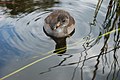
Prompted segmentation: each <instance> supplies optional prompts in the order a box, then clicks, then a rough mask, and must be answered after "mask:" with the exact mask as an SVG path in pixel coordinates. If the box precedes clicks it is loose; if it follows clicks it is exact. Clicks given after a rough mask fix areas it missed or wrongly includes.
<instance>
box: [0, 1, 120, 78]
mask: <svg viewBox="0 0 120 80" xmlns="http://www.w3.org/2000/svg"><path fill="white" fill-rule="evenodd" d="M0 1H1V0H0ZM97 3H98V2H97V0H96V1H95V0H40V1H39V0H27V1H24V0H21V1H18V0H14V1H9V2H5V1H1V2H0V78H3V77H4V76H6V75H8V74H10V73H12V72H14V71H16V70H18V69H21V68H22V67H24V66H26V65H28V64H30V63H32V62H34V61H36V60H38V59H41V58H44V57H46V56H48V55H51V54H55V53H53V52H54V50H55V45H56V43H55V42H54V41H53V40H52V39H51V38H50V37H48V36H46V35H45V33H44V31H43V25H44V19H45V17H46V16H47V15H48V14H50V13H51V12H52V11H53V10H55V9H63V10H66V11H68V12H69V13H70V14H71V15H72V16H73V17H74V19H75V22H76V24H75V33H74V34H73V35H72V36H71V37H70V38H67V40H66V41H67V50H66V52H65V53H64V54H61V56H60V55H58V54H55V55H53V56H51V57H48V58H46V59H44V60H42V61H40V62H38V63H36V64H34V65H32V66H30V67H27V68H25V69H23V70H22V71H19V72H17V73H15V74H14V75H11V76H9V77H7V78H5V80H119V79H120V72H119V71H120V66H119V63H120V62H119V61H120V58H119V56H120V55H119V54H118V53H120V50H119V48H120V44H119V42H120V34H119V33H120V32H119V31H118V29H119V28H120V25H119V24H120V23H119V21H118V20H119V18H120V17H119V16H114V18H117V20H116V21H114V20H113V22H112V21H109V19H108V20H107V21H105V17H106V13H107V11H108V8H107V7H108V5H109V0H108V1H107V0H103V2H102V5H101V7H100V10H99V12H98V14H97V17H95V19H96V25H91V24H90V23H91V22H92V21H93V20H94V18H93V17H94V14H95V9H96V5H97ZM114 22H115V24H116V25H114V26H112V25H113V24H114ZM118 23H119V24H118ZM108 24H109V25H108ZM115 29H116V30H115ZM109 31H112V32H110V33H109V34H106V35H104V36H102V37H101V35H102V34H104V33H106V32H109Z"/></svg>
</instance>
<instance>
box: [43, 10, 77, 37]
mask: <svg viewBox="0 0 120 80" xmlns="http://www.w3.org/2000/svg"><path fill="white" fill-rule="evenodd" d="M74 25H75V20H74V18H73V17H72V16H71V15H70V14H69V13H68V12H67V11H64V10H55V11H53V12H52V13H51V14H49V15H48V16H47V17H46V18H45V20H44V27H43V28H44V31H45V32H46V33H47V35H48V36H53V37H56V38H62V37H67V36H69V34H70V33H72V31H73V30H74V29H75V26H74Z"/></svg>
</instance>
